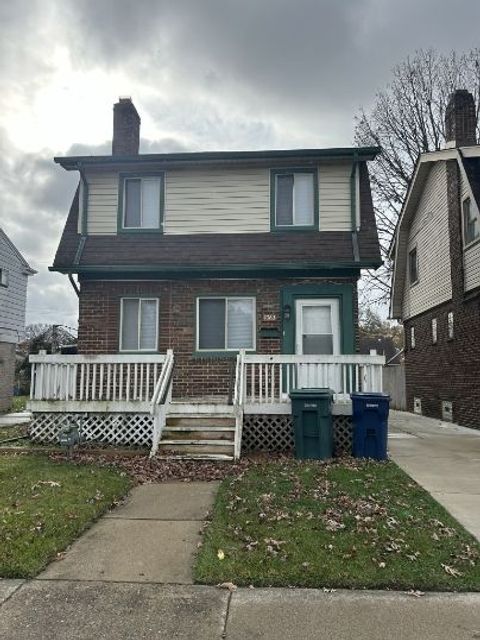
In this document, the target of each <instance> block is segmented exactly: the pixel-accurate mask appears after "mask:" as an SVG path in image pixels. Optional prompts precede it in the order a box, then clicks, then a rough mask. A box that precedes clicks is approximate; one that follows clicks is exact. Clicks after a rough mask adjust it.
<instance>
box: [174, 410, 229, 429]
mask: <svg viewBox="0 0 480 640" xmlns="http://www.w3.org/2000/svg"><path fill="white" fill-rule="evenodd" d="M167 426H168V427H176V428H177V427H178V428H180V427H185V428H192V427H193V428H195V429H196V428H202V427H208V428H209V429H210V428H212V427H215V428H217V427H218V428H229V427H233V428H235V418H234V417H233V416H231V415H227V416H214V417H206V416H204V415H203V414H202V415H200V416H196V415H189V416H179V415H176V414H174V415H168V416H167Z"/></svg>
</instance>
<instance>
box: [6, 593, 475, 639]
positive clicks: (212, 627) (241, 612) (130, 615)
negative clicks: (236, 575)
mask: <svg viewBox="0 0 480 640" xmlns="http://www.w3.org/2000/svg"><path fill="white" fill-rule="evenodd" d="M0 585H1V582H0ZM0 637H1V638H5V639H6V640H38V638H41V639H42V640H57V639H58V638H66V639H67V638H68V640H92V639H95V640H107V639H108V640H110V639H115V640H131V639H132V638H135V640H144V639H149V640H150V639H154V638H155V639H156V640H167V639H168V640H170V639H171V638H175V639H176V640H216V639H218V640H220V639H225V638H226V639H227V640H253V639H257V640H295V639H297V638H298V640H351V639H352V638H355V640H385V639H386V638H394V639H395V640H466V639H469V640H472V639H474V638H480V594H427V595H425V596H423V597H420V598H417V597H414V596H410V595H406V594H402V593H391V592H381V591H380V592H368V591H367V592H349V591H338V592H334V593H325V592H323V591H321V590H314V589H298V590H292V589H239V590H238V591H236V592H234V593H232V594H230V593H229V592H228V591H225V590H223V589H217V588H215V587H202V586H194V585H177V586H172V585H156V584H155V585H154V584H141V583H134V584H132V583H112V582H74V581H58V580H55V581H47V580H32V581H30V582H26V583H25V584H23V585H22V586H20V587H18V585H16V590H14V592H13V594H12V595H10V597H9V598H8V599H7V600H6V601H5V602H4V604H3V605H1V606H0Z"/></svg>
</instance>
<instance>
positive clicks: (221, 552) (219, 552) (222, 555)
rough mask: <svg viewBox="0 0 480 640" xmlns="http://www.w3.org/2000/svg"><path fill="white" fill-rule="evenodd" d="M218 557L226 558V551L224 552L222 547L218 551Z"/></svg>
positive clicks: (220, 558)
mask: <svg viewBox="0 0 480 640" xmlns="http://www.w3.org/2000/svg"><path fill="white" fill-rule="evenodd" d="M217 558H218V559H219V560H224V559H225V552H224V551H222V549H219V550H218V551H217Z"/></svg>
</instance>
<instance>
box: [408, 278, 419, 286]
mask: <svg viewBox="0 0 480 640" xmlns="http://www.w3.org/2000/svg"><path fill="white" fill-rule="evenodd" d="M419 282H420V280H419V279H418V278H417V279H416V280H415V281H414V282H410V288H411V287H414V286H415V285H417V284H418V283H419Z"/></svg>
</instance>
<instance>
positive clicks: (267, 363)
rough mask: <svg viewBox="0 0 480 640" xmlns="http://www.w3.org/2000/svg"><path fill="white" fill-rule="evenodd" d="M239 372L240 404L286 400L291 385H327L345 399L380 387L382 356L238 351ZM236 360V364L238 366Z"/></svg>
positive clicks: (236, 395)
mask: <svg viewBox="0 0 480 640" xmlns="http://www.w3.org/2000/svg"><path fill="white" fill-rule="evenodd" d="M238 362H241V363H242V366H241V368H240V370H241V375H240V374H238V375H237V378H236V385H238V388H237V389H236V390H235V395H234V397H235V398H239V399H240V398H241V400H239V403H240V404H248V405H255V404H277V403H285V402H288V401H289V397H288V394H289V393H290V391H291V390H292V389H297V388H314V387H329V388H330V389H332V390H333V391H334V393H335V400H336V401H337V402H348V401H349V399H350V393H352V392H356V391H382V388H383V382H382V372H383V370H382V367H383V365H384V364H385V358H384V356H376V355H359V354H350V355H337V356H323V355H286V354H281V355H261V354H252V355H251V354H245V353H242V354H240V355H239V361H238ZM238 366H239V365H238V363H237V367H238Z"/></svg>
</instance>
